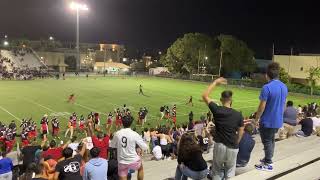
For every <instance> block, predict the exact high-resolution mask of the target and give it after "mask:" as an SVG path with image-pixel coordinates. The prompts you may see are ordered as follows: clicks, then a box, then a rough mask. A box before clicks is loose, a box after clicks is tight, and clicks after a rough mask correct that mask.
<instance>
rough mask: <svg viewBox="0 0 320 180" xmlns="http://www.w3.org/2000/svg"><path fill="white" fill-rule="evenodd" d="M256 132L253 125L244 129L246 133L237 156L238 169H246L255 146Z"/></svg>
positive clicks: (248, 125)
mask: <svg viewBox="0 0 320 180" xmlns="http://www.w3.org/2000/svg"><path fill="white" fill-rule="evenodd" d="M253 131H254V125H253V124H247V125H246V126H245V127H244V133H243V136H242V138H241V140H240V143H239V152H238V156H237V164H236V166H237V167H245V166H246V165H247V164H248V162H249V160H250V155H251V152H252V150H253V148H254V146H255V143H256V142H255V140H254V139H253V138H252V134H253Z"/></svg>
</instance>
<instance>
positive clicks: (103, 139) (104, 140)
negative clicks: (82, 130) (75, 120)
mask: <svg viewBox="0 0 320 180" xmlns="http://www.w3.org/2000/svg"><path fill="white" fill-rule="evenodd" d="M107 130H108V128H107ZM88 134H89V136H91V138H92V143H93V145H94V147H97V148H99V149H100V154H99V157H100V158H104V159H108V149H109V139H110V137H109V135H110V133H109V131H108V134H107V135H105V136H103V133H102V132H98V134H97V136H96V135H94V134H93V133H92V124H89V128H88Z"/></svg>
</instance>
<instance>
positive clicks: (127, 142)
mask: <svg viewBox="0 0 320 180" xmlns="http://www.w3.org/2000/svg"><path fill="white" fill-rule="evenodd" d="M132 122H133V118H132V117H131V116H124V117H123V119H122V124H123V129H121V130H119V131H117V132H116V133H115V135H114V137H113V140H112V144H113V147H115V148H117V155H118V175H119V179H120V180H127V174H128V170H129V169H132V170H138V180H143V176H144V174H143V167H142V162H141V157H140V156H139V155H138V154H137V152H136V145H137V146H139V147H140V148H141V149H142V150H147V145H146V144H145V143H144V141H143V139H142V138H141V137H140V135H139V134H138V133H136V132H134V131H133V130H132V129H131V128H130V126H131V124H132Z"/></svg>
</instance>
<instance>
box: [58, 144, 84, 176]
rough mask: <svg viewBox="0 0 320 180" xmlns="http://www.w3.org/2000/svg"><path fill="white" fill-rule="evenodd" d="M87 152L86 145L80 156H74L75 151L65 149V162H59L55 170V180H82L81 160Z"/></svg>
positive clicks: (63, 152)
mask: <svg viewBox="0 0 320 180" xmlns="http://www.w3.org/2000/svg"><path fill="white" fill-rule="evenodd" d="M85 150H86V143H85V142H84V143H83V146H82V149H81V151H80V152H79V154H77V155H75V156H72V154H73V150H72V149H71V148H69V147H67V148H65V149H63V151H62V154H63V157H64V160H62V161H60V162H58V164H57V165H56V168H55V173H54V180H70V179H72V180H82V177H81V175H80V166H81V160H82V157H83V155H84V153H85Z"/></svg>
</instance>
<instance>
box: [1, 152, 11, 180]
mask: <svg viewBox="0 0 320 180" xmlns="http://www.w3.org/2000/svg"><path fill="white" fill-rule="evenodd" d="M12 170H13V164H12V160H11V159H10V158H7V157H6V153H5V152H0V179H8V180H11V179H12Z"/></svg>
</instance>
